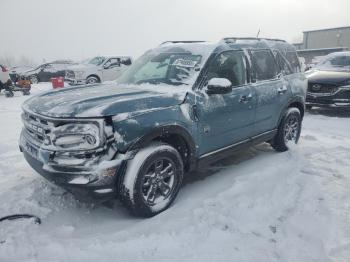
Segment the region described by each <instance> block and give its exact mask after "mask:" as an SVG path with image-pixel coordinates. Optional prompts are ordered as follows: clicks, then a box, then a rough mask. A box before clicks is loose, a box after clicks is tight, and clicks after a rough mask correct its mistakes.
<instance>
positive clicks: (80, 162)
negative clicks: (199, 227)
mask: <svg viewBox="0 0 350 262" xmlns="http://www.w3.org/2000/svg"><path fill="white" fill-rule="evenodd" d="M96 86H97V85H90V86H83V87H73V88H66V89H62V90H58V91H50V92H47V93H44V94H41V95H38V96H36V97H33V98H31V99H29V100H27V101H26V102H25V103H24V104H23V123H24V128H23V131H22V133H21V138H20V149H21V151H22V152H23V154H24V157H25V159H26V160H27V161H28V163H29V164H30V165H31V166H32V167H33V168H34V169H35V170H36V171H37V172H38V173H39V174H41V175H42V176H44V177H45V178H47V179H48V180H50V181H52V182H54V183H55V184H57V185H59V186H62V187H64V188H65V189H67V190H68V191H70V192H72V193H73V194H75V195H76V196H78V197H80V198H84V199H95V200H96V199H98V200H100V201H103V200H106V199H108V198H111V197H116V196H118V197H119V198H120V199H121V201H122V202H123V203H124V204H125V205H126V206H127V207H128V209H129V210H131V211H132V212H133V213H134V214H135V215H138V216H143V217H149V216H153V215H155V214H157V213H159V212H161V211H163V210H165V209H166V208H168V207H169V205H170V204H171V203H172V202H173V201H174V199H175V197H176V195H177V193H178V191H179V189H180V186H181V182H182V179H183V176H184V174H186V173H187V172H188V171H190V170H193V169H194V168H196V167H197V166H199V165H202V164H208V163H210V162H212V161H217V160H218V159H220V158H222V157H225V156H228V155H229V154H230V153H231V152H232V151H233V150H236V149H238V148H241V147H242V146H249V145H252V144H255V143H261V142H265V141H267V142H268V143H270V144H271V145H272V147H273V148H275V149H276V150H277V151H286V150H288V148H289V147H290V146H291V144H294V143H297V142H298V139H299V135H300V131H301V124H302V119H303V115H304V106H305V96H306V88H307V81H306V78H305V76H304V74H302V73H301V72H300V65H299V60H298V57H297V55H296V52H295V49H294V47H293V46H292V45H290V44H288V43H286V42H284V41H281V40H269V39H251V38H225V39H223V40H222V41H220V42H219V43H218V44H213V43H208V42H200V41H193V42H190V41H187V42H186V41H184V42H181V41H176V42H166V43H163V44H161V45H160V46H159V47H157V48H155V49H153V50H150V51H148V52H146V53H145V54H144V55H143V56H141V57H140V58H139V59H138V60H136V61H135V63H134V64H133V65H131V66H130V68H129V69H128V70H127V71H126V72H125V73H124V74H123V75H122V76H121V77H120V78H119V79H118V80H117V82H116V83H109V84H99V85H98V88H96Z"/></svg>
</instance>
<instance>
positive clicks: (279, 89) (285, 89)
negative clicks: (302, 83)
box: [277, 86, 288, 94]
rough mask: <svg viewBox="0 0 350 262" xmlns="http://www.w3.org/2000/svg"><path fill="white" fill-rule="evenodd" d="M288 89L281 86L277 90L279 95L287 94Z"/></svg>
mask: <svg viewBox="0 0 350 262" xmlns="http://www.w3.org/2000/svg"><path fill="white" fill-rule="evenodd" d="M287 90H288V88H287V87H286V86H281V87H279V88H277V92H278V93H279V94H284V93H285V92H287Z"/></svg>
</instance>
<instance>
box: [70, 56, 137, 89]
mask: <svg viewBox="0 0 350 262" xmlns="http://www.w3.org/2000/svg"><path fill="white" fill-rule="evenodd" d="M129 65H131V58H130V57H127V56H96V57H94V58H92V59H89V60H87V61H86V62H83V63H81V64H77V65H73V66H70V67H69V68H67V70H66V77H65V81H66V82H68V84H70V85H79V84H94V83H101V82H104V81H111V80H115V79H117V78H118V77H119V76H120V75H121V74H122V73H123V72H124V71H125V69H126V68H127V67H128V66H129Z"/></svg>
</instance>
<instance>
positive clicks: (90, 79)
mask: <svg viewBox="0 0 350 262" xmlns="http://www.w3.org/2000/svg"><path fill="white" fill-rule="evenodd" d="M97 83H100V80H99V79H98V78H97V77H96V76H89V77H88V78H86V84H97Z"/></svg>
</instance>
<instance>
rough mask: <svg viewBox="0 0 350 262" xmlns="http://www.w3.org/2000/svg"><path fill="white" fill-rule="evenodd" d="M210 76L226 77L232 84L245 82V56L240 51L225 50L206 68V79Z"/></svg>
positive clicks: (237, 84)
mask: <svg viewBox="0 0 350 262" xmlns="http://www.w3.org/2000/svg"><path fill="white" fill-rule="evenodd" d="M212 78H226V79H228V80H230V81H231V83H232V86H240V85H244V84H246V83H247V70H246V63H245V56H244V53H243V52H242V51H226V52H223V53H221V54H219V55H218V56H216V57H215V59H214V60H213V61H212V62H211V64H210V65H209V68H208V73H207V80H208V81H209V80H210V79H212Z"/></svg>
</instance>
